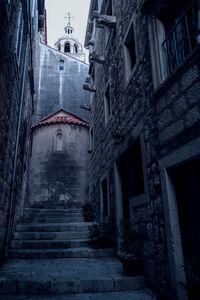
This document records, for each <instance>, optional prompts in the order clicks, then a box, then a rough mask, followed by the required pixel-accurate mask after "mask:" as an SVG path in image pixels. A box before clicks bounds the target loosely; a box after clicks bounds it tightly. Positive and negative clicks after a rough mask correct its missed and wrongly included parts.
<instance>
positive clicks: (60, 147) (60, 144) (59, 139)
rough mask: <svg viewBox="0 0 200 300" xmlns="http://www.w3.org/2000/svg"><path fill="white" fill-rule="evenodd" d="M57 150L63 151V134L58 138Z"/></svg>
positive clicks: (58, 135)
mask: <svg viewBox="0 0 200 300" xmlns="http://www.w3.org/2000/svg"><path fill="white" fill-rule="evenodd" d="M56 150H57V151H62V134H61V133H58V134H57V138H56Z"/></svg>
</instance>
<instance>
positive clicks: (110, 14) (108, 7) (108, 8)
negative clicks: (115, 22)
mask: <svg viewBox="0 0 200 300" xmlns="http://www.w3.org/2000/svg"><path fill="white" fill-rule="evenodd" d="M112 14H113V12H112V0H109V2H108V6H107V9H106V15H108V16H112Z"/></svg>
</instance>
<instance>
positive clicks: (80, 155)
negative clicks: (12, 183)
mask: <svg viewBox="0 0 200 300" xmlns="http://www.w3.org/2000/svg"><path fill="white" fill-rule="evenodd" d="M61 135H62V136H61ZM28 187H29V191H28V195H29V196H28V203H27V206H28V207H55V206H56V207H58V206H60V205H62V206H64V207H67V208H68V207H80V206H82V204H83V203H84V202H85V201H86V200H87V198H88V128H86V127H83V126H75V125H69V124H53V125H48V126H43V127H39V128H36V129H35V130H34V132H33V145H32V157H31V160H30V169H29V184H28ZM55 202H56V203H55Z"/></svg>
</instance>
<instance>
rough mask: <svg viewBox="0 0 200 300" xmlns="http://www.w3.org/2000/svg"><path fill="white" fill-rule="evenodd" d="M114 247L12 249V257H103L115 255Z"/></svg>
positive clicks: (10, 255) (10, 254)
mask: <svg viewBox="0 0 200 300" xmlns="http://www.w3.org/2000/svg"><path fill="white" fill-rule="evenodd" d="M114 255H115V250H114V249H110V248H108V249H94V248H92V247H78V248H70V249H31V250H30V249H11V250H10V253H9V257H10V258H19V259H58V258H94V257H95V258H102V257H113V256H114Z"/></svg>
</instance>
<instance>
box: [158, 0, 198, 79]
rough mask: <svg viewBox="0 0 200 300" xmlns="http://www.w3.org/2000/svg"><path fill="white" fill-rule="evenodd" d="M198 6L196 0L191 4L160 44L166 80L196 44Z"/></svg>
mask: <svg viewBox="0 0 200 300" xmlns="http://www.w3.org/2000/svg"><path fill="white" fill-rule="evenodd" d="M198 5H199V3H198V0H193V1H192V2H191V4H190V5H189V6H188V7H187V9H186V10H185V11H184V13H183V14H182V15H181V16H180V17H179V19H178V21H177V22H176V24H175V25H174V26H173V27H172V29H171V30H170V32H169V34H168V35H167V37H166V38H165V40H164V42H163V43H162V54H163V62H164V70H165V77H166V78H167V77H168V76H169V75H170V74H171V73H172V72H174V71H175V70H176V69H177V67H178V66H180V65H181V64H182V63H183V62H184V60H185V58H186V57H187V56H188V55H189V54H190V53H191V52H192V51H193V49H194V47H195V46H196V45H197V43H198V34H199V26H200V13H199V10H200V7H199V6H198ZM195 6H196V7H197V11H196V8H195ZM198 15H199V16H198ZM198 19H199V20H198ZM198 23H199V24H198Z"/></svg>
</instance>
